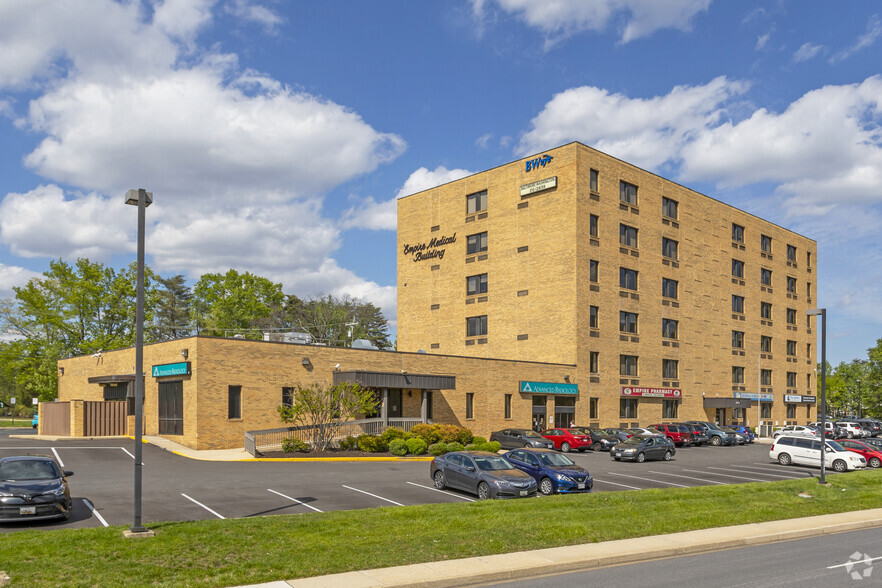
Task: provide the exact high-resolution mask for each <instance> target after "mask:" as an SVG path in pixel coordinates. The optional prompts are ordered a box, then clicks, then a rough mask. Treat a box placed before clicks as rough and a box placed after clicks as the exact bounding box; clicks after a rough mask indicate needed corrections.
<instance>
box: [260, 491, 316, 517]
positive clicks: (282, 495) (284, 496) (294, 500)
mask: <svg viewBox="0 0 882 588" xmlns="http://www.w3.org/2000/svg"><path fill="white" fill-rule="evenodd" d="M267 490H269V491H270V492H272V493H273V494H278V495H279V496H281V497H282V498H287V499H288V500H290V501H291V502H296V503H297V504H299V505H300V506H305V507H306V508H311V509H312V510H314V511H315V512H325V511H323V510H319V509H317V508H316V507H314V506H310V505H308V504H306V503H305V502H301V501H299V500H297V499H296V498H292V497H291V496H286V495H285V494H282V493H281V492H276V491H275V490H273V489H272V488H267Z"/></svg>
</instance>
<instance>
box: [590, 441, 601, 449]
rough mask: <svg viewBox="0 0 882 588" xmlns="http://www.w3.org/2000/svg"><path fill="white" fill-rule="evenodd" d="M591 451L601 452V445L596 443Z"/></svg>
mask: <svg viewBox="0 0 882 588" xmlns="http://www.w3.org/2000/svg"><path fill="white" fill-rule="evenodd" d="M591 449H593V450H594V451H600V443H595V444H594V445H592V446H591Z"/></svg>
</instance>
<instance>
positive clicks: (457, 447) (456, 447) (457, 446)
mask: <svg viewBox="0 0 882 588" xmlns="http://www.w3.org/2000/svg"><path fill="white" fill-rule="evenodd" d="M463 449H464V447H463V446H462V443H457V442H456V441H454V442H453V443H448V444H447V453H450V452H451V451H462V450H463Z"/></svg>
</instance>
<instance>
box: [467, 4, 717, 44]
mask: <svg viewBox="0 0 882 588" xmlns="http://www.w3.org/2000/svg"><path fill="white" fill-rule="evenodd" d="M711 1H712V0H667V1H666V2H658V1H657V0H554V1H548V2H535V1H534V0H472V12H473V14H474V16H475V18H476V19H477V20H478V21H479V23H480V25H481V26H482V25H483V21H484V19H486V18H488V12H489V11H488V7H489V4H490V3H491V2H493V3H495V4H496V5H498V7H499V9H501V10H503V11H505V12H507V13H509V14H514V15H516V17H517V18H519V19H520V20H522V21H524V22H525V23H526V24H527V25H529V26H531V27H534V28H537V29H539V30H540V31H542V33H543V34H544V35H545V38H546V48H547V47H550V46H552V45H553V44H554V43H556V42H558V41H560V40H562V39H565V38H568V37H571V36H573V35H575V34H577V33H580V32H583V31H595V32H601V31H604V30H605V29H606V28H607V26H608V25H610V24H611V23H612V24H616V25H618V24H619V23H624V24H623V25H622V26H621V28H620V33H621V41H622V42H623V43H627V42H629V41H633V40H635V39H639V38H641V37H647V36H649V35H651V34H652V33H654V32H655V31H657V30H660V29H667V28H673V29H679V30H682V31H688V30H690V27H691V22H692V18H693V17H694V16H695V15H696V14H698V13H699V12H702V11H705V10H707V9H708V7H709V6H710V4H711Z"/></svg>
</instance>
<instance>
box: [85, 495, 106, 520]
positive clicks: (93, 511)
mask: <svg viewBox="0 0 882 588" xmlns="http://www.w3.org/2000/svg"><path fill="white" fill-rule="evenodd" d="M83 504H85V505H86V508H88V509H89V510H90V511H91V512H92V514H93V515H95V518H96V519H98V520H99V521H101V524H102V525H104V526H105V527H109V526H110V525H108V524H107V521H105V520H104V517H102V516H101V513H100V512H98V511H97V510H95V507H94V506H92V503H91V502H89V501H88V500H87V499H85V498H83Z"/></svg>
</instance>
